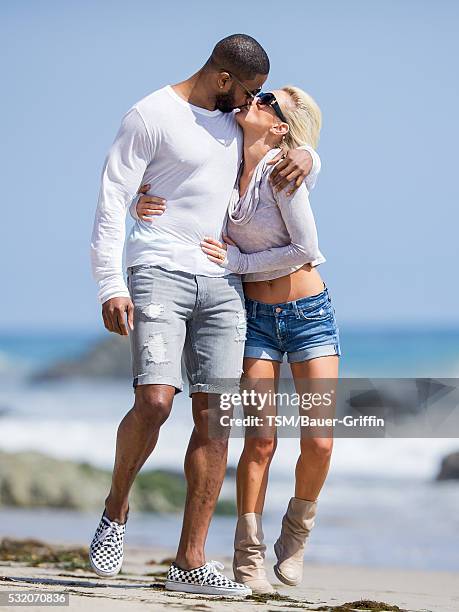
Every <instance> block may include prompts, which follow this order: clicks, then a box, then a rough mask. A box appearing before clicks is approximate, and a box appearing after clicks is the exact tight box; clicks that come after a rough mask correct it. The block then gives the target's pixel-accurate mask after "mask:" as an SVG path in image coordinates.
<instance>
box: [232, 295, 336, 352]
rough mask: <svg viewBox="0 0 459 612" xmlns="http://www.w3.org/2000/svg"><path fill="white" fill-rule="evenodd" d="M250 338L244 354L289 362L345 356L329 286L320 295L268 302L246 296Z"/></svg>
mask: <svg viewBox="0 0 459 612" xmlns="http://www.w3.org/2000/svg"><path fill="white" fill-rule="evenodd" d="M245 308H246V311H247V338H246V343H245V350H244V357H251V358H255V359H267V360H270V361H283V358H284V353H287V360H288V362H289V363H295V362H299V361H307V360H308V359H314V358H316V357H325V356H328V355H338V356H340V355H341V348H340V343H339V329H338V326H337V323H336V317H335V309H334V308H333V305H332V303H331V299H330V296H329V294H328V289H327V287H326V286H325V284H324V290H323V291H322V292H321V293H318V294H317V295H311V296H309V297H305V298H301V299H299V300H294V301H292V302H284V303H282V304H265V303H264V302H257V301H255V300H251V299H250V298H248V297H246V298H245Z"/></svg>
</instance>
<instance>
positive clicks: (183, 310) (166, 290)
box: [127, 264, 246, 396]
mask: <svg viewBox="0 0 459 612" xmlns="http://www.w3.org/2000/svg"><path fill="white" fill-rule="evenodd" d="M127 286H128V289H129V293H130V294H131V299H132V302H133V304H134V330H133V331H131V332H130V334H129V337H130V343H131V357H132V374H133V387H134V390H135V387H137V385H149V384H163V385H171V386H174V387H175V389H176V393H177V392H179V391H182V389H183V380H182V367H181V363H182V356H183V358H184V359H183V361H184V366H185V371H186V375H187V378H188V382H189V394H190V396H191V394H192V393H196V392H203V393H226V392H228V393H235V392H237V391H239V379H240V376H241V374H242V360H243V354H244V341H245V334H246V316H245V308H244V291H243V287H242V280H241V277H240V276H239V275H238V274H229V275H227V276H222V277H208V276H201V275H195V274H190V273H188V272H181V271H175V270H174V271H171V270H166V269H164V268H161V267H160V266H156V265H150V264H138V265H134V266H130V267H129V268H128V269H127Z"/></svg>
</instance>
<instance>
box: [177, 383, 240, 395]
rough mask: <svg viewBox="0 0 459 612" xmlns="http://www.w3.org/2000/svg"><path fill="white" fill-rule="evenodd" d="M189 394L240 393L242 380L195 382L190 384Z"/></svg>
mask: <svg viewBox="0 0 459 612" xmlns="http://www.w3.org/2000/svg"><path fill="white" fill-rule="evenodd" d="M189 389H190V390H189V396H190V397H191V396H192V395H193V393H216V394H217V395H222V394H223V393H240V391H241V388H240V382H239V380H238V381H236V380H233V381H231V382H228V383H227V384H225V383H194V384H193V385H192V384H190V387H189Z"/></svg>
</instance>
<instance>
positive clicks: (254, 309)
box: [252, 300, 257, 319]
mask: <svg viewBox="0 0 459 612" xmlns="http://www.w3.org/2000/svg"><path fill="white" fill-rule="evenodd" d="M256 316H257V303H256V301H255V300H252V318H253V319H255V318H256Z"/></svg>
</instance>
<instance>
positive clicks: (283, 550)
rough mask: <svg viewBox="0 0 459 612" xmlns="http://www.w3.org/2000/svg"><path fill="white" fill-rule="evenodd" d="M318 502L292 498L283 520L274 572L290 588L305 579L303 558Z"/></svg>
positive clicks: (275, 545) (276, 550) (276, 545)
mask: <svg viewBox="0 0 459 612" xmlns="http://www.w3.org/2000/svg"><path fill="white" fill-rule="evenodd" d="M316 511H317V500H316V501H313V502H312V501H307V500H305V499H299V498H298V497H292V498H291V500H290V502H289V504H288V508H287V512H286V513H285V514H284V517H283V519H282V530H281V534H280V536H279V538H278V540H277V542H276V543H275V544H274V552H275V553H276V557H277V563H276V565H275V566H274V572H275V574H276V576H277V577H278V578H279V580H280V581H281V582H283V583H284V584H288V585H289V586H295V585H297V584H300V582H301V580H302V578H303V557H304V547H305V544H306V540H307V538H308V537H309V533H310V531H311V529H312V528H313V527H314V519H315V516H316Z"/></svg>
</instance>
